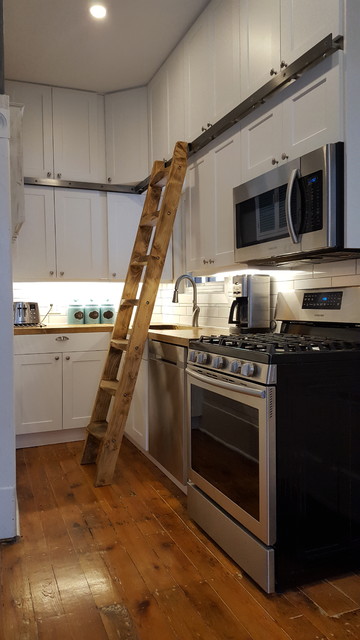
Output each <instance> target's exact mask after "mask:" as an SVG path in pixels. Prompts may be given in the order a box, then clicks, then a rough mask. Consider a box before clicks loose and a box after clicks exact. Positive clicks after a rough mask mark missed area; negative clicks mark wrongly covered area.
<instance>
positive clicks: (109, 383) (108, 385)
mask: <svg viewBox="0 0 360 640" xmlns="http://www.w3.org/2000/svg"><path fill="white" fill-rule="evenodd" d="M118 384H119V381H118V380H101V381H100V389H102V390H103V391H106V392H107V393H110V395H112V396H114V395H115V393H116V391H117V388H118Z"/></svg>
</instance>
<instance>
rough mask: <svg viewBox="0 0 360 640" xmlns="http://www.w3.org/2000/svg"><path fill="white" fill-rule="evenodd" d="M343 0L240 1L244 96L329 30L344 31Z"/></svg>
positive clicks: (329, 31) (334, 33) (242, 86)
mask: <svg viewBox="0 0 360 640" xmlns="http://www.w3.org/2000/svg"><path fill="white" fill-rule="evenodd" d="M342 4H343V3H342V0H240V63H241V99H242V100H244V99H245V98H246V97H247V96H249V95H250V94H252V93H253V92H254V91H256V90H257V89H259V88H260V87H261V86H262V85H264V84H265V83H266V82H268V81H269V80H271V78H272V77H274V76H275V75H276V74H277V73H279V72H280V71H281V69H283V68H285V67H286V66H287V65H289V64H291V63H292V62H294V60H296V59H297V58H299V57H300V56H301V55H302V54H304V53H305V52H306V51H307V50H309V49H310V48H311V47H313V46H314V45H316V44H317V43H318V42H319V41H320V40H322V39H323V38H324V37H325V36H327V35H328V34H329V33H332V35H333V37H337V36H338V35H341V34H342V33H343V6H342Z"/></svg>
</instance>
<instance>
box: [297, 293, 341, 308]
mask: <svg viewBox="0 0 360 640" xmlns="http://www.w3.org/2000/svg"><path fill="white" fill-rule="evenodd" d="M342 297H343V292H342V291H309V292H306V293H304V297H303V303H302V309H341V302H342Z"/></svg>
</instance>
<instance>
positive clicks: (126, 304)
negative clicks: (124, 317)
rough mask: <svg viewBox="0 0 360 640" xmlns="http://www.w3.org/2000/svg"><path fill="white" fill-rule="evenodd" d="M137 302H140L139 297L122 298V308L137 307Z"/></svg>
mask: <svg viewBox="0 0 360 640" xmlns="http://www.w3.org/2000/svg"><path fill="white" fill-rule="evenodd" d="M137 304H139V299H138V298H133V299H131V298H128V299H127V300H125V299H123V300H121V309H124V308H125V307H136V305H137Z"/></svg>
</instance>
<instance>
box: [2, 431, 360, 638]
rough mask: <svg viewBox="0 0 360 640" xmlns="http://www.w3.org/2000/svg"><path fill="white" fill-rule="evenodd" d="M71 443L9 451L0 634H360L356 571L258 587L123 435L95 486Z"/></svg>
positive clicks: (79, 445)
mask: <svg viewBox="0 0 360 640" xmlns="http://www.w3.org/2000/svg"><path fill="white" fill-rule="evenodd" d="M81 449H82V443H71V444H65V445H64V444H61V445H52V446H47V447H36V448H31V449H23V450H19V451H18V452H17V463H18V499H19V509H20V528H21V537H20V539H19V540H18V541H17V542H16V543H13V544H5V543H4V544H1V545H0V584H1V593H0V639H1V640H35V639H39V640H40V639H41V640H58V639H59V640H60V639H61V640H64V639H66V640H109V639H111V640H115V639H116V640H119V639H120V640H194V639H196V640H289V639H291V640H345V639H346V640H353V639H354V638H356V639H358V640H360V575H358V574H351V575H345V576H342V577H340V578H337V579H334V580H332V581H323V582H320V583H317V584H312V585H310V586H307V587H304V588H302V589H296V590H292V591H287V592H285V593H283V594H276V595H270V596H268V595H265V594H264V593H263V592H262V591H261V590H260V589H259V588H258V587H257V586H256V585H255V584H254V583H253V582H252V581H251V580H250V579H249V578H248V577H247V576H246V575H242V572H241V570H240V569H239V567H238V566H237V565H235V564H234V563H233V562H232V561H231V560H230V559H229V558H228V557H227V556H226V555H225V554H223V553H222V552H221V550H220V549H219V548H218V547H217V546H216V545H215V544H213V543H212V542H211V540H210V539H209V538H207V537H206V536H205V534H204V533H202V532H201V531H200V530H199V529H198V527H197V526H196V525H195V524H194V523H193V522H192V521H190V520H189V519H188V517H187V513H186V498H185V496H184V495H183V494H182V493H181V491H179V490H178V489H177V488H176V487H174V485H173V484H172V483H171V482H170V481H169V480H168V479H167V478H166V477H165V476H163V474H162V473H161V472H160V471H159V470H158V469H157V468H156V467H154V466H153V465H152V464H151V463H150V462H149V461H148V460H147V459H146V458H145V457H144V456H142V455H141V454H140V453H139V452H138V451H137V450H136V449H135V448H134V447H133V446H132V445H130V444H129V443H128V442H127V441H124V443H123V445H122V449H121V454H120V460H119V462H118V465H117V468H116V474H115V477H114V483H113V485H111V486H108V487H100V488H97V489H96V488H94V486H93V474H94V467H93V466H81V465H80V464H79V459H80V452H81Z"/></svg>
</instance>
